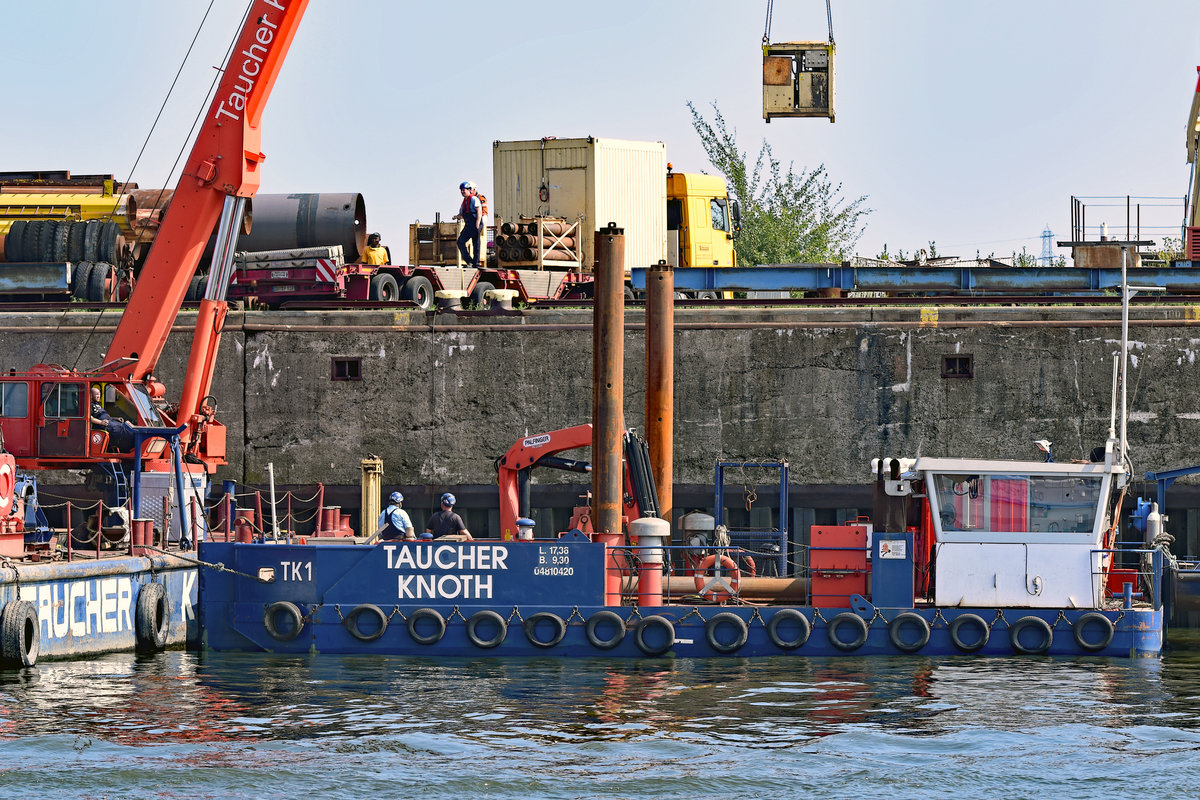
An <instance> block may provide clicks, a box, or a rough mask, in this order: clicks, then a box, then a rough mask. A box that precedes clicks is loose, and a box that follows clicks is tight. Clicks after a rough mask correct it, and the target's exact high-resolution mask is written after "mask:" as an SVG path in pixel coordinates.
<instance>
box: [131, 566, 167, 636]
mask: <svg viewBox="0 0 1200 800" xmlns="http://www.w3.org/2000/svg"><path fill="white" fill-rule="evenodd" d="M133 620H134V622H133V630H134V635H135V638H136V639H137V646H138V649H139V650H142V651H151V652H153V651H156V650H162V649H163V648H164V647H166V646H167V634H168V633H169V632H170V630H171V601H170V599H168V598H167V588H166V587H165V586H163V585H162V584H161V583H146V584H143V585H142V588H141V589H139V590H138V597H137V605H136V606H135V607H134V612H133Z"/></svg>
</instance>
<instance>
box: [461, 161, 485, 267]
mask: <svg viewBox="0 0 1200 800" xmlns="http://www.w3.org/2000/svg"><path fill="white" fill-rule="evenodd" d="M458 191H459V193H460V194H461V195H462V197H463V201H462V205H461V206H459V209H458V213H457V214H455V215H454V218H455V219H461V220H462V221H463V229H462V233H460V234H459V235H458V252H460V253H462V257H463V261H465V262H467V264H468V265H469V266H471V267H474V268H475V269H478V268H479V265H480V262H481V261H482V259H481V258H480V250H479V247H480V243H486V242H487V235H486V231H487V207H486V206H485V205H484V203H483V200H482V199H480V196H479V193H478V192H477V191H476V189H475V184H474V183H472V182H471V181H463V182H462V183H460V184H459V185H458ZM467 242H471V247H472V250H471V252H470V253H468V252H467Z"/></svg>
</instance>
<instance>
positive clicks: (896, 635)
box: [888, 611, 929, 653]
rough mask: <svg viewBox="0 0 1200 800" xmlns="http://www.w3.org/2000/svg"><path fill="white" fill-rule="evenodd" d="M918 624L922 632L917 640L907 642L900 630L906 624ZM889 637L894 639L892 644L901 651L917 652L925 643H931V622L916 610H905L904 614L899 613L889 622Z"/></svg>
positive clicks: (918, 628)
mask: <svg viewBox="0 0 1200 800" xmlns="http://www.w3.org/2000/svg"><path fill="white" fill-rule="evenodd" d="M910 624H911V625H916V626H917V630H918V631H920V633H919V634H918V635H917V640H916V641H915V642H906V641H904V638H903V637H902V636H901V634H900V631H901V629H903V628H904V626H905V625H910ZM888 638H889V639H891V640H892V645H893V646H894V647H895V648H896V649H897V650H899V651H900V652H901V653H915V652H917V651H918V650H920V649H921V648H922V647H924V646H925V645H927V644H929V622H928V621H927V620H926V619H925V618H924V617H922V616H921V615H920V614H918V613H917V612H915V611H905V612H904V613H903V614H897V615H896V616H895V617H893V618H892V621H891V622H889V623H888Z"/></svg>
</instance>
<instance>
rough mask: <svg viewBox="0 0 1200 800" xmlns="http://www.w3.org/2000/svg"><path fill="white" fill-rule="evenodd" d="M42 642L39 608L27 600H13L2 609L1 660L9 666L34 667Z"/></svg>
mask: <svg viewBox="0 0 1200 800" xmlns="http://www.w3.org/2000/svg"><path fill="white" fill-rule="evenodd" d="M41 644H42V626H41V624H40V623H39V622H38V615H37V609H35V608H34V607H33V603H29V602H26V601H25V600H12V601H10V602H9V603H8V604H7V605H5V606H4V610H3V611H0V661H3V662H4V666H7V667H32V666H33V665H34V664H36V663H37V659H38V650H39V649H40V648H41Z"/></svg>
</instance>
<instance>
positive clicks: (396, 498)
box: [388, 492, 404, 503]
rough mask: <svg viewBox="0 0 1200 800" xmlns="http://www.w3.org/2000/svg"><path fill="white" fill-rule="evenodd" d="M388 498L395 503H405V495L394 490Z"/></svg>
mask: <svg viewBox="0 0 1200 800" xmlns="http://www.w3.org/2000/svg"><path fill="white" fill-rule="evenodd" d="M388 500H390V501H391V502H393V503H403V502H404V495H402V494H400V493H399V492H392V493H391V494H390V495H388Z"/></svg>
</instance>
